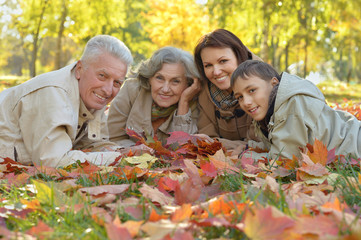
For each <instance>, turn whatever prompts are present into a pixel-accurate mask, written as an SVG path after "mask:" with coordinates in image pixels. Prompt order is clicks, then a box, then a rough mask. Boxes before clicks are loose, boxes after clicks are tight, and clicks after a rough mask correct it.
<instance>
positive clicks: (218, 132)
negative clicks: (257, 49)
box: [197, 53, 261, 149]
mask: <svg viewBox="0 0 361 240" xmlns="http://www.w3.org/2000/svg"><path fill="white" fill-rule="evenodd" d="M251 54H252V59H257V60H261V59H260V58H259V57H257V56H256V55H254V54H253V53H251ZM207 83H208V81H207ZM207 83H206V84H204V86H203V89H202V90H201V92H200V94H199V98H198V104H199V110H200V114H199V118H198V123H197V126H198V132H199V133H202V134H206V135H208V136H210V137H212V138H219V140H220V141H221V142H222V143H223V145H224V146H225V147H226V148H227V149H234V148H236V147H237V146H238V145H239V144H242V141H244V140H247V139H253V140H255V141H259V139H258V138H256V136H255V133H254V130H253V126H252V124H251V123H252V118H251V117H249V116H248V115H247V114H246V113H245V112H244V111H243V110H242V109H241V107H240V106H239V104H237V105H236V106H234V107H233V108H231V109H229V110H227V111H224V110H222V109H220V108H218V107H217V105H216V104H215V103H214V102H213V100H212V97H211V95H210V92H209V88H208V84H207Z"/></svg>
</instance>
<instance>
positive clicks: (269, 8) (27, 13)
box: [0, 0, 361, 82]
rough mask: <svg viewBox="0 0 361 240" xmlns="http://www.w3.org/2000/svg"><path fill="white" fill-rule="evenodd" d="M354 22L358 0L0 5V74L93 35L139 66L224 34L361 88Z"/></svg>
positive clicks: (42, 66) (19, 70)
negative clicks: (171, 49)
mask: <svg viewBox="0 0 361 240" xmlns="http://www.w3.org/2000/svg"><path fill="white" fill-rule="evenodd" d="M360 15H361V1H360V0H347V1H346V0H287V1H283V0H254V1H251V0H208V1H207V0H134V1H130V0H106V1H99V0H0V29H1V33H0V39H1V41H0V52H1V55H0V75H12V76H23V77H24V78H29V77H31V76H35V75H38V74H40V73H43V72H47V71H51V70H55V69H58V68H61V67H63V66H65V65H67V64H69V63H71V62H72V61H75V60H77V59H78V58H79V57H80V55H81V53H82V50H83V48H84V45H85V43H86V42H87V41H88V40H89V39H90V38H91V37H93V36H95V35H97V34H110V35H113V36H115V37H118V38H119V39H121V40H122V41H124V42H125V44H126V45H127V46H128V47H129V48H130V50H131V51H132V53H133V56H134V58H135V63H138V62H139V61H140V60H142V59H145V58H148V57H149V56H150V55H151V54H152V52H153V51H154V50H156V49H158V48H159V47H162V46H166V45H173V46H177V47H180V48H183V49H185V50H188V51H189V52H191V53H193V49H194V47H195V45H196V43H197V41H198V39H199V38H200V37H201V36H202V35H203V34H205V33H208V32H210V31H212V30H214V29H216V28H225V29H227V30H230V31H232V32H233V33H235V34H236V35H237V36H238V37H239V38H240V39H241V40H242V41H243V43H244V44H245V45H246V46H248V47H249V48H250V49H251V51H253V52H254V53H255V54H257V55H258V56H260V57H261V58H262V59H264V60H265V61H267V62H268V63H270V64H272V65H273V66H274V67H276V68H277V69H278V70H279V71H288V72H291V73H295V74H298V75H299V76H302V77H306V76H308V77H310V78H311V77H313V76H316V77H317V78H319V79H323V78H324V79H338V80H341V81H344V82H350V81H352V82H361V64H360V62H361V44H360V42H361V16H360Z"/></svg>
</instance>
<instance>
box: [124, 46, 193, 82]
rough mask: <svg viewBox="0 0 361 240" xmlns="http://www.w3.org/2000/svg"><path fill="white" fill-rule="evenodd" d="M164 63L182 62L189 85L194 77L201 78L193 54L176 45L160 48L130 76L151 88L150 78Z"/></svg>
mask: <svg viewBox="0 0 361 240" xmlns="http://www.w3.org/2000/svg"><path fill="white" fill-rule="evenodd" d="M164 63H181V64H182V65H183V66H184V69H185V75H186V78H187V81H188V85H191V84H192V83H193V78H199V73H198V71H197V68H196V67H195V64H194V60H193V57H192V55H191V54H190V53H188V52H186V51H184V50H182V49H179V48H175V47H163V48H160V49H158V50H157V51H155V52H154V53H153V55H152V56H151V57H150V58H149V59H147V60H146V61H143V62H141V63H140V64H139V66H138V68H137V69H136V70H135V71H132V72H131V74H130V77H134V78H138V79H139V81H140V84H141V86H142V87H143V88H145V89H150V85H149V79H150V78H151V77H153V76H154V75H155V74H156V73H157V72H158V71H159V70H161V69H162V67H163V64H164Z"/></svg>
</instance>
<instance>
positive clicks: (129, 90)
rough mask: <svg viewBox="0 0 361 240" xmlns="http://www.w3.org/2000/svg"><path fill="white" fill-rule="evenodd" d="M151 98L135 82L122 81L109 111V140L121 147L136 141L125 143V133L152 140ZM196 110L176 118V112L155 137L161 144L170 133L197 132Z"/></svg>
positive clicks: (148, 92) (149, 94)
mask: <svg viewBox="0 0 361 240" xmlns="http://www.w3.org/2000/svg"><path fill="white" fill-rule="evenodd" d="M152 102H153V99H152V95H151V92H150V91H149V90H146V89H144V88H142V87H141V86H140V83H139V81H138V80H137V79H128V80H126V81H125V82H124V83H123V85H122V87H121V89H120V91H119V93H118V95H117V96H116V97H115V98H114V100H113V102H112V103H111V105H110V108H109V115H108V129H109V137H110V140H111V141H113V142H115V143H117V144H119V145H121V146H126V147H127V146H132V145H134V144H135V142H136V141H137V140H136V139H129V136H128V135H127V134H126V131H125V129H127V128H130V129H132V130H135V131H136V132H137V133H141V134H142V133H144V134H145V135H148V136H154V130H153V127H152V122H151V110H152ZM197 117H198V109H197V108H195V109H194V110H193V111H191V110H189V111H188V113H187V114H185V115H180V116H177V115H176V110H175V111H174V112H173V113H172V114H171V116H170V117H169V118H168V119H167V120H166V121H165V122H164V123H163V124H162V125H160V127H159V128H158V131H157V133H156V134H157V137H158V139H159V140H160V141H162V143H163V144H164V143H165V142H166V138H167V137H168V136H169V133H170V132H173V131H183V132H187V133H189V134H194V133H196V132H197V125H196V119H197Z"/></svg>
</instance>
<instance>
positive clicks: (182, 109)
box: [177, 78, 201, 115]
mask: <svg viewBox="0 0 361 240" xmlns="http://www.w3.org/2000/svg"><path fill="white" fill-rule="evenodd" d="M200 91H201V83H200V81H199V79H198V78H194V79H193V83H192V85H190V86H189V87H188V88H186V89H185V90H184V91H183V93H182V95H181V97H180V99H179V102H178V110H177V115H184V114H187V112H188V110H189V103H190V101H192V99H193V98H194V97H195V96H196V95H197V94H198V93H199V92H200Z"/></svg>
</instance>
